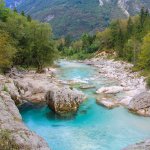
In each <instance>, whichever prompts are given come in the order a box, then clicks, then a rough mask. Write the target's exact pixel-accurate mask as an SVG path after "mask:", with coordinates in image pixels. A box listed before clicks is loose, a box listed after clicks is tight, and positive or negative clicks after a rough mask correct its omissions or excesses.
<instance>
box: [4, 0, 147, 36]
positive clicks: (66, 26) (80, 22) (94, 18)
mask: <svg viewBox="0 0 150 150" xmlns="http://www.w3.org/2000/svg"><path fill="white" fill-rule="evenodd" d="M6 3H7V6H8V7H10V8H13V7H17V9H18V10H19V11H22V10H23V11H25V13H26V14H30V15H31V16H32V17H33V18H34V19H38V20H40V21H43V22H49V23H50V24H51V25H52V27H53V30H54V34H55V35H56V37H59V36H65V35H67V34H69V35H72V36H74V37H78V36H79V35H81V34H82V33H83V32H90V33H92V32H95V31H96V30H102V29H103V28H105V27H106V26H107V25H108V24H109V22H110V21H111V20H112V19H116V18H126V17H128V16H129V15H135V14H137V13H138V12H139V11H140V9H141V7H143V6H144V7H146V8H150V0H6Z"/></svg>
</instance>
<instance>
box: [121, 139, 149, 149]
mask: <svg viewBox="0 0 150 150" xmlns="http://www.w3.org/2000/svg"><path fill="white" fill-rule="evenodd" d="M123 150H150V139H148V140H145V141H143V142H140V143H137V144H134V145H131V146H129V147H127V148H125V149H123Z"/></svg>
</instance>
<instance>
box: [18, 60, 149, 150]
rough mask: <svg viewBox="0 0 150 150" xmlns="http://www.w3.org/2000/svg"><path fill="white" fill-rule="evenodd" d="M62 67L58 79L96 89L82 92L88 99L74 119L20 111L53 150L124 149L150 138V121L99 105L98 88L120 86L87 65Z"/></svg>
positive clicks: (64, 63)
mask: <svg viewBox="0 0 150 150" xmlns="http://www.w3.org/2000/svg"><path fill="white" fill-rule="evenodd" d="M59 65H60V68H59V71H58V78H60V79H63V80H79V81H81V82H85V83H87V82H88V83H89V84H93V85H95V86H96V88H95V89H88V90H83V92H84V93H85V94H86V95H87V97H88V99H87V100H86V101H85V102H84V103H83V104H82V105H81V106H80V108H79V110H78V112H77V114H76V115H75V116H72V117H71V118H59V117H58V116H56V115H55V114H54V113H53V112H52V111H51V110H50V109H49V108H48V107H46V106H33V105H28V107H26V106H22V107H21V108H20V112H21V115H22V117H23V120H24V122H25V124H26V125H27V126H28V127H29V129H31V130H32V131H35V132H36V133H37V134H38V135H40V136H41V137H43V138H44V139H45V140H46V141H47V143H48V144H49V146H50V147H51V149H52V150H121V149H122V148H124V147H126V146H127V145H129V144H133V143H135V142H139V141H141V140H144V139H146V138H148V137H149V138H150V118H146V117H139V116H136V115H134V114H131V113H129V112H128V111H127V110H126V109H125V108H123V107H118V108H115V109H112V110H108V109H106V108H104V107H102V106H100V105H97V104H96V101H95V96H96V94H94V93H95V91H96V89H97V88H99V87H102V86H108V85H117V81H112V80H110V79H106V78H104V77H99V78H96V77H98V72H97V70H96V68H94V67H92V66H87V65H85V64H81V63H77V62H69V61H68V62H67V61H60V62H59ZM122 94H123V93H122ZM117 96H120V95H117Z"/></svg>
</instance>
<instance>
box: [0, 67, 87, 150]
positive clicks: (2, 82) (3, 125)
mask: <svg viewBox="0 0 150 150" xmlns="http://www.w3.org/2000/svg"><path fill="white" fill-rule="evenodd" d="M55 74H56V69H54V68H47V69H45V71H44V73H42V74H38V73H36V72H35V71H29V72H28V71H23V72H22V71H18V70H17V69H15V68H13V69H12V70H11V72H9V73H8V74H7V75H6V76H3V75H0V110H1V113H0V133H1V135H0V141H1V140H2V141H3V140H4V139H5V141H6V140H8V141H11V142H10V143H12V144H9V145H6V144H4V145H3V144H2V145H0V148H3V149H4V148H6V149H13V148H14V146H15V148H16V149H18V150H19V149H22V150H26V149H31V150H32V149H35V150H38V149H39V150H49V149H50V148H49V146H48V144H47V143H46V142H45V140H44V139H43V138H41V137H40V136H38V135H37V134H35V133H34V132H32V131H30V130H29V129H28V128H27V127H26V126H25V125H24V123H23V120H22V117H21V115H20V113H19V110H18V108H17V106H20V105H22V104H24V103H27V102H29V103H32V104H37V105H39V104H40V105H48V106H49V107H50V109H51V110H53V111H54V112H55V113H56V114H58V115H65V114H68V113H74V112H76V111H77V109H78V107H79V105H80V103H82V102H83V100H84V99H85V96H84V94H83V93H81V92H79V91H77V90H75V89H70V87H69V86H68V85H64V84H62V83H63V82H62V81H61V80H58V79H57V78H56V77H55ZM60 97H61V98H60ZM3 133H4V134H3ZM6 135H7V139H6V138H5V137H6ZM2 143H3V142H2Z"/></svg>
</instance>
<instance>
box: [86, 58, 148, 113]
mask: <svg viewBox="0 0 150 150" xmlns="http://www.w3.org/2000/svg"><path fill="white" fill-rule="evenodd" d="M84 63H86V64H88V65H92V66H94V67H96V68H97V69H98V71H99V76H103V77H106V78H109V79H110V80H117V81H118V85H117V86H109V87H102V88H100V89H97V91H96V93H97V94H106V95H107V94H112V95H113V94H117V93H120V92H123V93H124V96H123V97H122V98H121V99H120V98H118V99H116V100H115V101H112V100H110V101H109V99H107V97H104V98H103V99H101V100H100V99H98V102H99V103H101V104H102V105H105V104H106V105H105V106H106V107H107V106H108V108H113V107H114V106H116V105H117V106H118V105H123V106H125V107H127V108H128V109H129V110H132V112H134V113H137V114H139V115H142V116H150V112H149V111H147V110H148V109H149V108H150V106H149V104H150V102H149V101H148V100H147V101H146V102H143V101H141V104H139V103H138V104H139V105H142V102H143V103H144V105H142V106H143V107H142V108H141V107H136V109H135V105H136V102H135V98H136V97H137V95H139V94H140V95H142V93H143V92H147V88H146V83H145V78H144V77H142V76H140V75H139V73H138V72H133V71H132V67H133V65H132V64H130V63H126V62H123V61H114V60H109V59H106V58H103V57H100V58H93V59H91V60H85V61H84ZM138 102H139V101H138Z"/></svg>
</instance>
